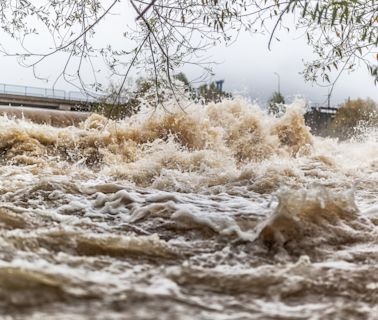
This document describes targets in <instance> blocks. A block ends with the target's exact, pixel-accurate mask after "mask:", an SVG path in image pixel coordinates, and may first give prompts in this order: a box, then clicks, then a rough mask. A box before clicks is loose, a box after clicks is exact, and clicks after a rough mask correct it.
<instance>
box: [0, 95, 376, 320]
mask: <svg viewBox="0 0 378 320" xmlns="http://www.w3.org/2000/svg"><path fill="white" fill-rule="evenodd" d="M302 113H303V111H302V109H301V107H300V105H299V103H297V104H294V105H292V106H290V107H289V109H288V111H287V113H286V114H285V115H284V116H283V117H282V118H277V119H276V118H273V117H270V116H268V115H266V114H264V113H263V112H262V111H260V109H259V108H258V107H256V106H253V105H249V104H247V103H246V102H243V101H241V100H234V101H226V102H222V103H219V104H209V105H208V106H191V107H189V108H188V109H187V110H186V113H183V112H181V111H176V112H166V111H165V112H163V111H162V112H159V111H156V112H154V113H153V114H148V113H144V112H141V113H139V114H137V115H135V116H133V117H131V118H128V119H125V120H122V121H117V122H113V121H110V120H106V119H105V118H103V117H101V116H99V115H92V116H91V117H89V118H88V119H87V120H86V121H85V122H83V123H81V124H80V125H79V126H77V127H65V128H56V127H52V126H48V125H40V124H35V123H31V122H28V121H27V120H22V119H21V120H20V119H19V120H16V119H10V118H8V117H4V116H2V117H0V175H1V178H0V318H1V319H126V320H127V319H151V320H152V319H164V320H165V319H167V320H170V319H172V320H173V319H183V320H186V319H188V320H189V319H190V320H192V319H209V320H231V319H232V320H239V319H377V317H378V135H377V134H375V133H374V132H370V133H368V134H366V135H365V136H364V137H362V138H360V139H355V140H353V141H349V142H337V141H336V140H334V139H333V140H332V139H325V138H319V137H315V136H312V135H311V134H310V132H309V129H308V128H307V127H306V126H305V124H304V120H303V115H302Z"/></svg>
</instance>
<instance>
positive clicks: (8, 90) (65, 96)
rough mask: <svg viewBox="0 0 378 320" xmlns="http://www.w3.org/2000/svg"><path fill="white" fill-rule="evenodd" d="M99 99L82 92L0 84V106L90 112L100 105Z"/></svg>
mask: <svg viewBox="0 0 378 320" xmlns="http://www.w3.org/2000/svg"><path fill="white" fill-rule="evenodd" d="M99 97H100V96H98V97H97V98H96V97H94V96H89V95H85V94H83V93H81V92H75V91H69V92H66V91H64V90H56V89H45V88H38V87H28V86H18V85H9V84H1V83H0V105H3V106H10V107H12V106H15V107H16V106H18V107H19V106H21V107H35V108H44V109H55V110H66V111H69V110H83V111H89V110H90V107H91V106H94V105H96V104H98V103H99V102H98V98H99Z"/></svg>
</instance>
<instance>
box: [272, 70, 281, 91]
mask: <svg viewBox="0 0 378 320" xmlns="http://www.w3.org/2000/svg"><path fill="white" fill-rule="evenodd" d="M274 74H275V75H276V76H277V80H278V93H281V90H280V85H281V83H280V82H281V78H280V75H279V74H278V73H277V72H275V73H274Z"/></svg>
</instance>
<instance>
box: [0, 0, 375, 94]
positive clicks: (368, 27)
mask: <svg viewBox="0 0 378 320" xmlns="http://www.w3.org/2000/svg"><path fill="white" fill-rule="evenodd" d="M121 11H126V12H128V15H129V16H131V17H132V18H131V20H130V21H129V22H125V24H124V30H123V31H122V32H123V33H122V39H119V41H117V43H116V45H114V44H112V43H105V42H101V43H98V39H97V40H96V36H97V32H99V31H98V28H99V26H100V25H101V24H103V23H109V22H110V23H111V21H112V19H114V14H116V13H119V12H121ZM133 19H134V20H135V21H134V20H133ZM0 25H1V28H2V30H3V31H4V32H5V33H7V34H8V35H10V36H11V37H13V38H15V39H16V40H18V41H19V42H20V43H21V51H18V52H10V51H9V50H8V49H7V48H5V46H4V44H2V50H3V52H4V53H5V54H7V55H14V56H17V57H18V58H19V59H20V61H21V63H23V64H24V65H26V66H29V67H31V68H33V70H34V72H35V74H36V76H39V74H38V72H37V71H38V70H37V69H36V68H37V67H38V65H39V64H40V63H41V62H43V61H44V60H47V59H49V58H50V57H51V56H53V55H56V54H59V53H60V52H65V53H66V56H65V59H66V60H65V63H64V64H63V67H62V70H61V73H60V74H59V75H58V79H59V78H62V77H63V78H64V79H65V80H67V81H69V82H72V83H75V84H79V85H80V86H82V87H86V83H85V82H84V81H83V77H82V74H83V71H82V70H83V68H84V65H86V66H89V68H90V69H91V70H92V72H93V79H94V80H93V83H92V87H91V88H95V89H97V88H98V85H99V84H98V82H97V80H96V72H97V71H98V70H97V68H96V66H94V65H93V58H94V57H98V56H99V57H102V58H103V60H104V61H105V62H106V65H107V68H108V70H109V71H110V72H111V73H112V74H114V75H118V76H119V77H121V78H122V79H124V80H123V81H122V84H124V83H125V79H126V78H127V77H128V75H129V74H130V70H131V68H133V67H135V68H138V66H139V67H141V68H143V71H144V72H146V73H148V77H149V78H152V79H154V82H155V85H156V90H159V87H161V84H162V83H163V84H165V85H166V86H168V87H170V88H171V89H173V85H174V84H173V81H172V79H173V77H174V74H176V73H177V72H176V70H178V69H179V68H180V67H182V66H183V65H185V64H189V65H192V66H197V67H200V68H202V69H203V70H204V71H205V72H211V70H210V68H209V62H211V60H210V61H209V60H206V59H205V58H204V56H206V50H207V49H208V48H210V47H211V46H215V45H217V44H218V43H221V42H226V43H231V42H232V41H235V40H236V39H237V35H238V33H239V32H240V31H243V30H247V31H250V32H265V33H267V44H268V46H269V48H271V47H272V44H273V42H274V41H275V40H276V39H277V38H279V36H280V32H282V31H283V30H291V29H293V28H295V29H297V30H300V31H302V32H303V34H304V36H305V37H306V39H307V42H308V43H309V44H310V45H311V46H312V47H313V48H314V51H315V53H316V54H317V59H315V60H314V61H309V62H306V64H305V68H304V77H305V79H306V80H309V81H319V80H320V81H323V82H328V83H330V85H331V86H332V85H333V83H334V81H335V80H337V79H338V77H339V76H340V74H341V73H342V72H343V71H345V70H349V71H350V70H354V69H355V68H357V67H358V66H360V65H361V64H364V65H366V67H367V68H368V70H369V72H370V74H371V75H372V76H373V80H374V81H375V82H378V67H377V60H378V52H377V47H378V2H377V1H376V0H363V1H358V0H338V1H334V0H332V1H328V0H317V1H311V0H282V1H280V0H271V1H268V0H257V1H252V0H175V1H174V0H49V1H48V0H43V1H41V0H3V1H1V2H0ZM117 31H119V30H117ZM43 33H47V34H49V35H50V37H51V39H52V43H53V46H52V47H51V48H40V49H39V50H38V51H37V50H35V49H31V48H29V47H28V45H27V44H28V41H27V39H28V38H30V37H31V38H32V39H33V37H35V36H38V35H39V34H43ZM332 71H336V75H335V76H333V77H332ZM158 83H159V85H158ZM122 86H123V85H121V89H120V90H122ZM331 91H332V87H331ZM156 94H157V95H158V94H159V93H158V92H157V93H156Z"/></svg>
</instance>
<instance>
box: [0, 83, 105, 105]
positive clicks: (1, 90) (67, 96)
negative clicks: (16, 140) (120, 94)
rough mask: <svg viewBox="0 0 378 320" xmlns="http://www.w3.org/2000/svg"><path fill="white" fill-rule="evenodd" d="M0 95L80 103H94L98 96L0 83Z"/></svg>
mask: <svg viewBox="0 0 378 320" xmlns="http://www.w3.org/2000/svg"><path fill="white" fill-rule="evenodd" d="M0 94H13V95H19V96H28V97H39V98H50V99H61V100H71V101H72V100H74V101H81V102H96V101H98V99H99V98H101V96H100V95H98V96H97V97H94V96H90V95H86V94H84V93H82V92H79V91H68V92H67V91H65V90H58V89H47V88H38V87H29V86H20V85H12V84H5V83H0Z"/></svg>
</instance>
